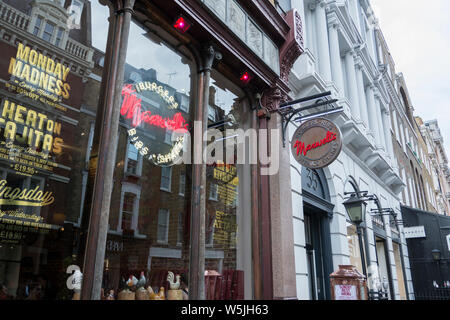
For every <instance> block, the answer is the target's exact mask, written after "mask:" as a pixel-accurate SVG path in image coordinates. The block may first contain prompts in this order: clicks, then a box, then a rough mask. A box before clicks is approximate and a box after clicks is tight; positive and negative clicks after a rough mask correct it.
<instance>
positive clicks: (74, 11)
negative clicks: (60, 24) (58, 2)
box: [68, 0, 83, 27]
mask: <svg viewBox="0 0 450 320" xmlns="http://www.w3.org/2000/svg"><path fill="white" fill-rule="evenodd" d="M68 10H69V12H70V13H69V16H70V18H72V20H71V22H72V27H78V26H79V25H80V22H81V13H82V12H83V3H81V2H80V1H78V0H73V1H72V4H71V5H70V7H69V9H68Z"/></svg>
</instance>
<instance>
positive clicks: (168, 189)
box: [159, 167, 173, 192]
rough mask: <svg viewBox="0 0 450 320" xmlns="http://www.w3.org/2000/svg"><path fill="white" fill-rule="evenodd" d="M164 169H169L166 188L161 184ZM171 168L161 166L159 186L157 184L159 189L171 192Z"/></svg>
mask: <svg viewBox="0 0 450 320" xmlns="http://www.w3.org/2000/svg"><path fill="white" fill-rule="evenodd" d="M164 170H169V173H170V174H169V178H168V179H169V183H168V184H169V186H168V188H166V187H164V186H163V171H164ZM172 171H173V170H172V167H161V182H160V186H159V189H160V190H162V191H166V192H172V173H173V172H172Z"/></svg>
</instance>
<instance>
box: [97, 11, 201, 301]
mask: <svg viewBox="0 0 450 320" xmlns="http://www.w3.org/2000/svg"><path fill="white" fill-rule="evenodd" d="M135 19H136V20H133V21H132V23H131V30H130V35H129V43H128V51H127V58H126V64H125V74H124V84H123V88H122V101H121V109H120V111H121V112H120V122H119V138H118V147H117V153H116V166H115V168H116V169H115V172H114V180H115V181H116V183H115V184H114V187H113V190H112V196H111V209H110V213H109V225H110V230H109V232H108V236H107V239H108V241H111V242H117V243H123V250H107V251H106V255H105V269H104V278H105V279H106V280H105V281H104V282H103V286H102V287H103V291H104V292H105V293H108V292H109V293H111V294H112V295H114V297H115V298H116V299H118V298H119V299H122V297H123V294H124V292H125V293H126V292H127V291H126V290H125V289H126V286H124V282H123V281H121V279H129V277H130V276H134V277H136V278H137V279H140V278H141V274H142V275H143V277H145V282H143V283H145V285H144V286H143V287H144V288H145V289H147V290H152V291H153V292H154V293H156V294H157V293H159V292H160V291H161V288H164V290H165V294H167V290H168V289H169V287H168V282H167V275H168V274H169V271H171V272H173V273H174V274H175V276H176V275H183V278H184V279H189V241H190V231H189V224H188V223H186V221H189V219H190V208H191V202H190V201H191V185H190V181H191V178H190V176H191V166H190V165H187V164H184V163H181V162H178V161H176V160H177V157H178V156H181V155H182V152H183V147H184V146H185V140H184V137H185V134H187V133H188V132H190V130H191V128H192V123H191V116H192V115H193V111H192V110H193V98H194V95H193V92H195V90H194V89H193V88H194V87H193V85H192V83H195V74H196V73H195V69H194V66H193V65H192V63H191V61H192V60H191V59H190V57H189V55H188V53H187V52H185V51H183V49H182V48H179V49H177V46H178V43H176V42H172V41H174V40H173V39H172V38H170V37H166V36H167V35H166V33H165V32H164V30H162V29H160V28H156V29H155V26H154V24H153V23H151V22H150V21H149V20H148V19H143V21H146V22H145V24H143V23H141V21H140V20H139V14H137V15H136V16H135ZM149 57H151V59H150V58H149ZM187 141H188V140H186V143H187ZM125 164H126V165H127V170H123V165H125ZM138 168H140V169H138ZM137 170H138V171H139V173H140V174H131V175H130V174H127V172H128V173H137V172H138V171H137ZM124 172H125V173H124ZM129 193H130V194H133V195H130V198H128V194H129ZM121 194H125V197H124V201H123V205H122V207H123V210H122V212H120V210H119V209H120V203H119V201H120V195H121ZM127 199H129V200H127ZM120 216H122V225H125V224H126V225H127V226H129V230H125V229H124V228H122V229H123V230H120V229H118V228H117V227H116V226H117V224H118V223H119V219H120ZM142 279H143V278H142ZM143 281H144V280H143ZM174 281H176V278H175V279H174ZM186 282H187V280H186ZM183 286H187V284H186V283H184V284H183ZM142 290H143V288H140V291H137V290H136V291H135V293H136V297H137V298H142V297H143V296H142V292H143V291H142ZM139 292H140V293H141V294H139ZM144 298H145V299H149V298H150V295H149V294H144Z"/></svg>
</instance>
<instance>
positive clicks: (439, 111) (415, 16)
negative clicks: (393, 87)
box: [370, 0, 450, 156]
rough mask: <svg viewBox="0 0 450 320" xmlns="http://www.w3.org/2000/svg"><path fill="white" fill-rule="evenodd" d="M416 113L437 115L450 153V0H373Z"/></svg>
mask: <svg viewBox="0 0 450 320" xmlns="http://www.w3.org/2000/svg"><path fill="white" fill-rule="evenodd" d="M370 3H371V5H372V7H373V9H374V11H375V15H376V16H377V18H378V20H379V24H380V28H381V30H382V32H383V34H384V37H385V38H386V41H387V43H388V46H389V49H390V51H391V54H392V57H393V59H394V62H395V65H396V72H397V73H399V72H402V73H403V75H404V77H405V80H406V85H407V87H408V91H409V95H410V97H411V100H412V104H413V106H414V109H415V111H414V113H415V115H416V116H420V117H421V118H422V119H423V120H424V121H425V120H432V119H437V120H438V123H439V127H440V129H441V133H442V135H443V137H444V144H445V147H446V153H447V156H450V110H449V107H450V19H449V17H450V1H449V0H429V1H426V2H424V1H419V0H370Z"/></svg>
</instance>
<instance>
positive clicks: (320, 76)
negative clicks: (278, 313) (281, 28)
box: [288, 0, 414, 300]
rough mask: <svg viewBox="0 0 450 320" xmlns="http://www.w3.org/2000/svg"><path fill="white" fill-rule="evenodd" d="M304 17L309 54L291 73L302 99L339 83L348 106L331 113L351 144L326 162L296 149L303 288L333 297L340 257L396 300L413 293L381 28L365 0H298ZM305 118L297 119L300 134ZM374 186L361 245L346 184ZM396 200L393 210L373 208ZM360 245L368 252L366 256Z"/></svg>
mask: <svg viewBox="0 0 450 320" xmlns="http://www.w3.org/2000/svg"><path fill="white" fill-rule="evenodd" d="M291 7H292V8H293V9H296V10H297V11H298V13H299V14H300V16H301V18H302V22H303V30H305V31H304V44H305V53H304V54H302V55H301V57H300V58H299V59H298V60H297V62H296V63H295V64H294V67H293V69H292V71H291V74H290V78H289V85H290V87H291V89H292V96H293V98H294V99H296V98H301V97H305V96H310V95H314V94H318V93H321V92H325V91H331V92H332V98H333V99H339V101H338V102H337V103H336V105H337V106H339V107H343V108H344V112H342V113H340V114H337V115H330V116H328V119H329V120H332V121H334V122H335V123H336V124H337V126H338V127H339V128H340V130H341V132H342V138H343V148H342V152H341V154H340V155H339V157H338V158H337V160H336V161H334V162H333V163H332V164H331V165H330V166H328V167H326V168H324V169H320V170H310V169H307V168H305V167H302V166H301V165H300V164H299V163H298V162H296V160H295V159H294V158H293V156H291V161H290V163H291V185H292V212H293V217H292V219H293V228H294V250H295V273H296V288H297V297H298V299H302V300H312V299H330V288H329V274H330V273H331V272H333V271H335V270H337V269H338V268H339V265H354V266H356V267H357V268H358V270H359V271H360V272H361V273H362V270H363V268H362V264H363V263H364V262H363V261H364V260H365V261H366V269H367V276H368V279H369V280H368V285H369V289H372V290H380V289H383V290H385V291H387V292H388V295H389V298H390V299H395V300H401V299H414V292H413V287H412V280H411V272H410V266H409V260H408V249H407V246H406V240H405V237H404V233H403V226H402V224H401V220H402V218H401V213H400V193H401V191H402V190H403V188H404V187H405V183H404V181H403V179H402V178H401V177H400V175H399V168H398V167H397V165H396V163H397V162H396V161H395V158H394V151H393V145H392V136H391V130H390V129H391V119H390V105H391V99H392V97H391V94H392V93H391V91H390V90H391V88H389V87H388V85H387V84H386V82H385V81H383V76H384V72H385V68H384V66H383V65H382V63H381V61H382V60H381V52H380V51H381V50H380V48H379V44H378V43H377V40H376V36H375V35H376V34H375V33H376V32H377V30H379V27H378V25H377V22H376V19H375V17H374V16H373V13H372V10H371V7H370V3H369V1H366V0H341V1H336V0H321V1H319V0H292V1H291ZM298 126H299V123H295V122H294V123H291V124H289V127H288V132H289V137H292V135H293V133H294V131H295V130H296V128H297V127H298ZM357 191H367V192H368V194H370V195H374V196H376V198H377V199H378V202H375V201H370V202H368V203H367V212H366V217H365V222H364V223H363V224H362V229H363V232H362V233H363V237H362V238H363V244H362V245H363V248H364V250H360V246H359V241H358V236H357V232H356V226H355V225H353V224H352V223H351V222H350V220H349V218H348V216H347V214H346V211H345V208H344V205H343V202H344V201H345V200H346V199H347V198H348V195H346V194H345V193H346V192H347V193H348V192H357ZM386 208H390V209H393V210H394V212H396V214H397V216H396V217H394V215H385V214H383V215H378V214H377V213H376V212H371V210H372V209H375V210H379V209H386ZM361 251H362V252H363V254H364V256H365V257H364V258H365V259H363V258H361Z"/></svg>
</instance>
